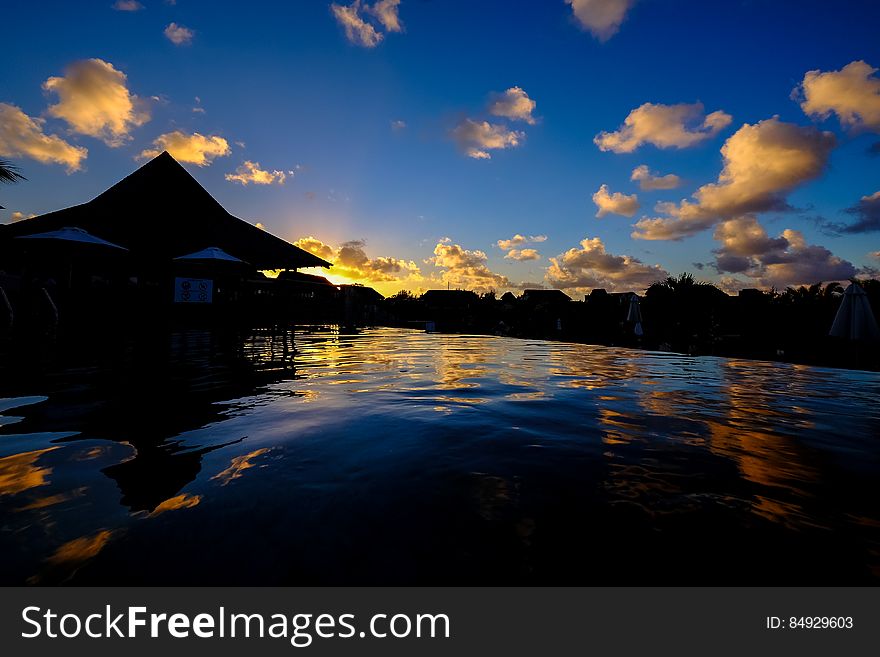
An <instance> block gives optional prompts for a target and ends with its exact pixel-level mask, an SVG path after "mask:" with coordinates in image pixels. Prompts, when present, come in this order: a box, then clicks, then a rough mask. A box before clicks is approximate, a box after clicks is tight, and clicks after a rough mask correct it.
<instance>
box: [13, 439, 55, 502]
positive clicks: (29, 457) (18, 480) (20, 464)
mask: <svg viewBox="0 0 880 657" xmlns="http://www.w3.org/2000/svg"><path fill="white" fill-rule="evenodd" d="M56 449H58V447H47V448H46V449H39V450H36V451H33V452H22V453H21V454H13V455H12V456H4V457H3V458H0V495H16V494H18V493H21V492H23V491H26V490H29V489H31V488H37V487H39V486H45V485H46V484H48V483H49V481H48V477H49V475H51V474H52V468H49V467H41V466H39V465H37V464H36V463H37V461H38V460H39V459H40V457H41V456H43V455H44V454H48V453H49V452H51V451H54V450H56Z"/></svg>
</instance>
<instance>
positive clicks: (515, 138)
mask: <svg viewBox="0 0 880 657" xmlns="http://www.w3.org/2000/svg"><path fill="white" fill-rule="evenodd" d="M525 136H526V135H525V133H524V132H520V131H518V130H509V129H508V128H507V127H505V126H503V125H500V124H494V123H489V122H488V121H474V120H472V119H467V118H466V119H463V120H462V121H461V122H460V123H459V124H458V125H457V126H456V127H455V128H453V130H452V137H453V139H455V141H456V143H457V144H458V146H459V148H461V150H462V151H463V152H464V153H465V155H467V156H468V157H472V158H474V159H478V160H488V159H491V157H492V156H491V155H490V154H489V151H490V150H502V149H505V148H515V147H516V146H519V145H520V143H521V142H522V140H523V139H525Z"/></svg>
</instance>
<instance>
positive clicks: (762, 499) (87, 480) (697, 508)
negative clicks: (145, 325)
mask: <svg viewBox="0 0 880 657" xmlns="http://www.w3.org/2000/svg"><path fill="white" fill-rule="evenodd" d="M5 360H6V362H3V363H0V397H2V399H0V556H2V559H0V583H4V584H22V583H31V584H58V583H66V584H153V585H159V584H254V585H258V584H612V585H617V584H784V583H787V584H852V583H856V584H859V583H864V584H877V583H878V581H880V494H878V484H880V477H878V475H880V404H878V400H880V374H877V373H867V372H854V371H843V370H830V369H819V368H811V367H803V366H795V365H786V364H779V363H767V362H758V361H744V360H731V359H722V358H707V357H699V358H697V357H687V356H680V355H674V354H665V353H651V352H642V351H634V350H626V349H615V348H607V347H596V346H588V345H579V344H566V343H558V342H542V341H527V340H516V339H508V338H496V337H487V336H453V335H436V334H425V333H420V332H415V331H406V330H397V329H375V330H366V331H363V332H361V333H359V334H353V335H344V334H339V333H337V332H334V331H315V332H308V331H305V332H304V331H297V332H295V333H293V334H291V333H287V334H279V335H267V334H258V335H253V336H249V337H246V338H241V337H234V336H224V335H218V334H214V333H211V332H207V331H189V332H179V333H173V334H167V335H163V336H162V337H159V338H157V337H155V336H154V337H152V338H150V339H143V340H140V339H134V338H132V339H129V340H122V339H119V340H117V341H115V342H113V343H111V344H100V343H95V344H92V345H86V346H82V347H81V348H70V347H61V346H55V347H54V348H47V350H46V352H45V353H43V352H41V353H34V354H17V355H14V357H13V356H9V357H7V358H6V359H5Z"/></svg>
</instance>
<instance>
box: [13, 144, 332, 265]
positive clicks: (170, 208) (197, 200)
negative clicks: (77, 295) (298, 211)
mask: <svg viewBox="0 0 880 657" xmlns="http://www.w3.org/2000/svg"><path fill="white" fill-rule="evenodd" d="M65 226H76V227H78V228H82V229H84V230H87V231H88V232H90V233H92V234H93V235H96V236H98V237H101V238H103V239H105V240H109V241H110V242H113V243H115V244H119V245H121V246H124V247H126V248H128V249H129V250H130V251H131V256H132V257H133V258H135V259H136V260H139V261H142V262H149V261H170V260H171V259H172V258H174V257H176V256H179V255H180V254H181V253H192V252H193V251H199V250H201V249H204V248H206V247H208V246H215V247H218V248H220V249H223V250H224V251H226V252H228V253H230V254H232V255H234V256H236V257H237V258H240V259H242V260H245V261H247V262H249V263H251V264H252V265H254V266H255V267H256V268H257V269H294V268H298V267H330V266H331V264H330V263H329V262H327V261H325V260H322V259H321V258H319V257H317V256H315V255H312V254H311V253H309V252H308V251H305V250H303V249H301V248H299V247H297V246H294V245H293V244H290V243H289V242H286V241H284V240H283V239H281V238H279V237H275V236H274V235H272V234H271V233H268V232H266V231H265V230H263V229H261V228H257V227H256V226H254V225H253V224H251V223H249V222H247V221H243V220H242V219H239V218H237V217H234V216H232V215H231V214H229V212H227V211H226V210H225V209H224V208H223V206H221V205H220V204H219V203H218V202H217V201H216V200H215V199H214V198H213V197H212V196H211V195H210V194H209V193H208V192H207V191H206V190H205V188H204V187H202V186H201V185H200V184H199V183H198V181H196V179H195V178H193V177H192V176H191V175H190V174H189V172H187V170H186V169H184V168H183V167H182V166H181V165H180V164H179V163H178V162H177V160H175V159H174V158H173V157H171V155H170V154H169V153H168V152H167V151H165V152H163V153H162V154H161V155H158V156H156V157H155V158H153V159H152V160H150V161H149V162H147V163H146V164H144V165H143V166H142V167H140V168H139V169H137V170H136V171H135V172H134V173H132V174H130V175H128V176H127V177H125V178H123V179H122V180H121V181H119V182H118V183H116V184H115V185H113V186H112V187H110V188H109V189H108V190H107V191H105V192H103V193H102V194H99V195H98V196H96V197H95V198H94V199H92V200H91V201H88V202H87V203H83V204H82V205H75V206H73V207H70V208H66V209H64V210H57V211H55V212H50V213H48V214H44V215H41V216H39V217H34V218H32V219H26V220H24V221H19V222H17V223H15V224H11V225H8V226H4V227H3V230H2V231H0V237H16V236H19V235H27V234H32V233H39V232H46V231H51V230H58V229H60V228H63V227H65Z"/></svg>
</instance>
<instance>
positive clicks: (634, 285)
mask: <svg viewBox="0 0 880 657" xmlns="http://www.w3.org/2000/svg"><path fill="white" fill-rule="evenodd" d="M580 246H581V248H579V249H578V248H571V249H569V250H568V251H566V252H565V253H563V254H561V255H559V256H557V257H556V258H550V263H551V265H550V267H549V268H548V269H547V274H546V276H545V279H546V281H547V283H549V284H550V286H551V287H555V288H560V289H563V290H569V289H573V290H577V291H585V290H588V289H593V288H604V289H606V290H610V291H627V290H638V291H641V290H644V289H645V288H647V287H648V286H650V285H651V284H652V283H654V282H655V281H658V280H662V279H664V278H666V277H667V276H668V275H669V274H668V272H667V271H666V270H665V269H663V267H661V266H660V265H646V264H645V263H643V262H642V261H641V260H639V259H638V258H634V257H632V256H628V255H613V254H611V253H608V252H606V250H605V245H604V244H603V243H602V240H601V239H599V238H598V237H593V238H592V239H590V238H587V239H584V240H582V241H581V243H580Z"/></svg>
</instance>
